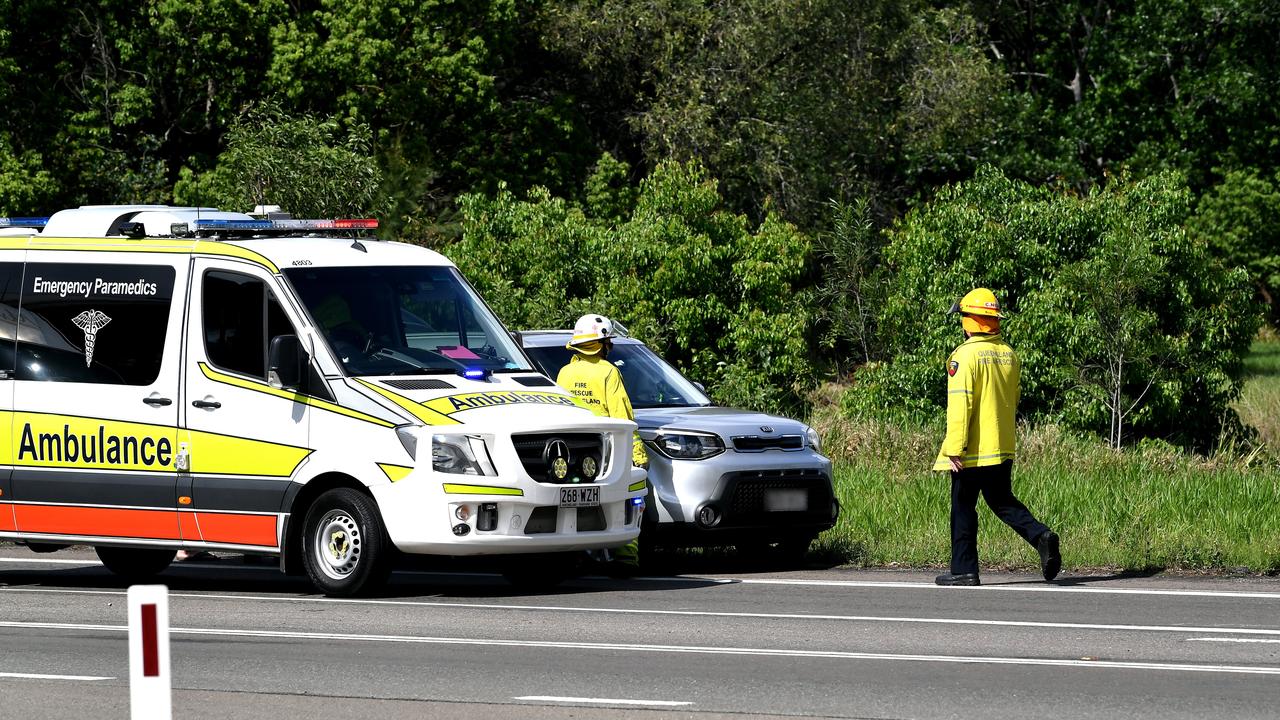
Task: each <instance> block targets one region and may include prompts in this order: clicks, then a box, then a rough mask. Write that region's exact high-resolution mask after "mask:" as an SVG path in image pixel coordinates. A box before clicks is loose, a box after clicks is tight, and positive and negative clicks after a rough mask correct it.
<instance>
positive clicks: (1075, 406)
mask: <svg viewBox="0 0 1280 720" xmlns="http://www.w3.org/2000/svg"><path fill="white" fill-rule="evenodd" d="M1190 200H1191V198H1190V194H1189V193H1188V192H1187V190H1186V188H1185V186H1184V185H1183V184H1182V183H1181V182H1180V181H1179V180H1178V178H1177V177H1176V176H1174V175H1171V174H1159V175H1155V176H1152V177H1150V178H1148V179H1145V180H1142V181H1138V182H1127V181H1124V180H1115V181H1112V182H1110V183H1107V184H1106V185H1104V186H1099V187H1097V188H1095V189H1094V190H1093V191H1091V192H1090V193H1088V194H1086V195H1075V194H1072V193H1064V192H1060V191H1054V190H1051V189H1046V188H1040V187H1035V186H1032V185H1029V184H1027V183H1024V182H1020V181H1017V180H1011V179H1009V178H1008V177H1006V176H1004V175H1003V174H1001V173H1000V172H999V171H997V170H994V169H991V168H986V169H983V170H981V171H979V173H978V174H977V176H976V177H975V178H974V179H973V180H970V181H967V182H964V183H960V184H958V185H955V186H952V187H949V188H947V189H945V190H943V192H942V193H940V194H939V196H938V198H937V199H936V200H935V201H934V202H932V203H930V204H929V205H927V206H925V207H922V208H920V209H918V210H915V211H912V212H911V213H909V214H908V215H907V216H906V218H905V219H904V220H903V221H902V222H901V223H900V224H899V225H897V226H896V227H895V228H893V230H892V231H891V232H890V242H889V245H888V247H887V248H886V251H885V259H886V260H887V261H888V263H889V264H890V266H891V268H892V273H891V275H890V277H891V280H890V281H889V284H888V287H887V288H886V289H885V290H884V292H883V295H882V301H883V303H884V310H883V312H882V313H881V314H880V316H879V326H880V330H881V333H882V338H883V340H884V342H885V343H886V349H887V355H888V356H889V357H891V358H892V359H891V360H890V361H888V362H886V363H882V364H878V365H873V366H869V367H867V368H866V369H864V370H863V371H862V372H861V373H859V374H858V376H857V377H856V381H857V382H856V385H855V388H854V391H853V392H851V393H850V394H849V396H848V397H847V398H846V402H847V403H848V404H849V406H850V408H851V409H852V410H854V411H855V412H861V413H881V412H883V411H884V410H889V411H895V410H896V411H898V412H902V413H905V414H907V415H914V416H916V417H928V416H929V415H934V416H936V415H937V413H938V410H937V408H939V407H941V406H942V405H943V403H944V402H945V384H944V383H943V379H944V375H943V372H944V368H945V364H944V363H945V359H946V357H947V355H948V353H949V352H950V350H951V349H952V348H953V347H954V346H955V345H957V344H959V343H960V341H961V340H962V339H963V338H962V337H961V335H960V329H959V323H958V320H957V319H956V318H954V317H948V316H947V315H946V314H945V313H946V311H947V309H948V308H949V306H950V303H951V302H952V299H953V298H958V297H960V296H961V295H962V294H964V292H966V291H967V290H968V289H969V288H971V287H976V286H984V287H989V288H991V289H993V290H994V291H995V292H996V293H997V296H998V297H1000V298H1002V301H1003V302H1004V303H1005V304H1006V305H1007V306H1009V307H1010V308H1011V312H1010V314H1011V317H1010V318H1009V319H1007V320H1006V321H1005V322H1004V324H1003V331H1004V334H1005V336H1006V337H1007V338H1008V339H1009V340H1010V342H1011V343H1012V344H1013V345H1014V346H1015V348H1016V349H1017V350H1018V352H1019V356H1020V358H1021V360H1022V363H1023V368H1024V369H1023V374H1022V403H1021V405H1020V411H1021V412H1022V413H1023V414H1024V415H1025V416H1026V417H1029V418H1031V419H1035V420H1041V419H1054V420H1060V421H1061V422H1064V423H1065V424H1066V425H1068V426H1070V427H1076V428H1082V429H1088V430H1096V431H1101V432H1104V433H1107V431H1108V428H1110V432H1109V435H1110V437H1111V438H1112V442H1113V443H1114V444H1119V442H1120V440H1121V439H1122V438H1123V437H1125V436H1126V435H1128V434H1130V431H1129V429H1128V428H1127V427H1126V424H1130V425H1132V427H1133V434H1136V435H1138V436H1146V435H1151V436H1157V437H1168V438H1175V439H1177V440H1179V441H1182V442H1184V443H1187V444H1193V445H1199V446H1202V447H1203V446H1207V445H1209V444H1210V443H1212V442H1214V441H1216V440H1217V439H1218V436H1219V433H1220V431H1221V428H1222V426H1223V423H1224V419H1229V418H1230V413H1231V411H1230V409H1229V407H1228V405H1229V403H1230V402H1231V401H1232V400H1234V399H1235V398H1236V397H1237V396H1238V394H1239V392H1240V380H1239V379H1240V376H1241V366H1240V358H1241V356H1242V355H1243V353H1244V352H1245V351H1246V350H1247V349H1248V346H1249V343H1250V341H1251V340H1252V338H1253V335H1254V333H1255V332H1256V331H1257V329H1258V319H1259V316H1258V313H1257V312H1256V310H1255V307H1254V306H1253V301H1252V292H1251V289H1250V288H1249V285H1248V279H1247V276H1246V274H1245V272H1244V271H1243V270H1241V269H1235V270H1227V269H1224V268H1223V267H1221V266H1220V265H1219V264H1218V263H1217V262H1216V261H1215V260H1214V258H1213V257H1212V256H1211V255H1210V253H1209V252H1208V248H1207V247H1206V246H1205V245H1204V243H1202V242H1197V241H1196V240H1195V239H1194V238H1193V237H1191V236H1189V235H1188V233H1187V232H1186V230H1185V229H1184V227H1183V225H1184V223H1185V221H1186V218H1187V216H1188V215H1189V214H1190V212H1191V207H1190ZM1190 408H1194V409H1195V411H1194V412H1188V409H1190Z"/></svg>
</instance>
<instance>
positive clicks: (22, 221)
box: [0, 217, 49, 229]
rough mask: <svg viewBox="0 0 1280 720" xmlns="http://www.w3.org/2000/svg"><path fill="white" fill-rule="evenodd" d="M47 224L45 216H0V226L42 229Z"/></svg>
mask: <svg viewBox="0 0 1280 720" xmlns="http://www.w3.org/2000/svg"><path fill="white" fill-rule="evenodd" d="M48 224H49V218H47V217H10V218H6V217H0V227H14V228H35V229H43V228H44V226H45V225H48Z"/></svg>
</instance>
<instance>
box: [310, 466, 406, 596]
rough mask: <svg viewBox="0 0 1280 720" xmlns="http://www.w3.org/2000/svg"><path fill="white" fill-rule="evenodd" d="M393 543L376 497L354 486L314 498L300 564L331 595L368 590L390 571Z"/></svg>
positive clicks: (320, 587)
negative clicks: (374, 499)
mask: <svg viewBox="0 0 1280 720" xmlns="http://www.w3.org/2000/svg"><path fill="white" fill-rule="evenodd" d="M391 555H392V545H391V540H390V538H388V537H387V531H386V527H385V526H384V525H383V523H382V515H381V514H379V513H378V506H377V505H375V504H374V502H373V499H372V498H370V497H369V496H368V495H365V494H364V493H362V492H359V491H357V490H353V489H351V488H334V489H333V490H329V491H327V492H325V493H324V494H322V495H321V496H320V497H318V498H316V501H315V502H314V503H312V504H311V507H310V509H308V510H307V517H306V521H305V523H304V524H303V528H302V565H303V567H304V568H305V569H306V571H307V577H309V578H311V582H312V584H314V585H315V586H316V588H318V589H319V590H320V591H321V592H323V593H324V594H325V595H328V596H329V597H351V596H353V595H359V594H363V593H367V592H370V591H372V590H374V589H376V588H378V587H379V586H381V585H382V583H383V582H384V581H385V580H386V579H387V575H388V574H390V572H391Z"/></svg>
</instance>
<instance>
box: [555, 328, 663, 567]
mask: <svg viewBox="0 0 1280 720" xmlns="http://www.w3.org/2000/svg"><path fill="white" fill-rule="evenodd" d="M613 337H614V330H613V323H612V322H611V321H610V320H609V318H607V317H604V316H603V315H583V316H582V317H580V318H578V322H577V324H576V325H574V327H573V338H572V339H570V340H569V344H568V345H567V346H566V347H568V348H569V349H570V350H573V351H574V353H573V357H572V358H570V360H569V364H568V365H565V366H564V367H563V368H561V369H560V374H559V375H557V376H556V384H557V385H559V386H560V387H562V388H564V389H565V390H568V391H569V392H571V393H573V395H574V396H575V397H576V398H578V401H579V402H581V403H583V404H584V405H586V406H587V407H588V408H590V409H591V412H594V413H595V414H596V415H601V416H604V417H612V418H620V419H623V420H630V421H632V422H635V419H636V416H635V413H634V412H633V411H632V410H631V398H629V397H627V388H626V387H625V386H624V385H623V384H622V373H621V372H620V371H619V370H618V368H617V366H616V365H614V364H613V363H611V362H609V361H608V357H609V350H610V349H611V348H612V347H613V340H612V338H613ZM631 462H632V463H634V464H635V465H636V466H638V467H643V468H647V467H648V466H649V456H648V455H647V454H646V453H645V451H644V445H642V444H641V442H640V437H639V435H637V436H636V437H635V441H634V442H633V443H632V445H631ZM639 548H640V544H639V541H632V542H631V543H629V544H627V545H624V546H623V547H620V548H618V549H617V550H616V551H615V552H614V555H613V557H614V560H615V561H617V562H619V563H622V564H623V565H626V566H629V567H633V568H634V567H636V566H638V565H639Z"/></svg>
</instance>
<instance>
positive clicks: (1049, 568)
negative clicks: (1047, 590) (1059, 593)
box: [1036, 530, 1062, 580]
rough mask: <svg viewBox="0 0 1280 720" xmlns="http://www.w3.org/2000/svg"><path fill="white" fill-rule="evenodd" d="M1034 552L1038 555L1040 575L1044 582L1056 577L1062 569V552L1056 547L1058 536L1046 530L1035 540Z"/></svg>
mask: <svg viewBox="0 0 1280 720" xmlns="http://www.w3.org/2000/svg"><path fill="white" fill-rule="evenodd" d="M1036 552H1038V553H1040V574H1041V575H1043V576H1044V579H1045V580H1052V579H1054V578H1056V577H1058V571H1059V570H1061V569H1062V551H1061V549H1060V548H1059V547H1058V535H1057V533H1055V532H1054V531H1052V530H1046V531H1045V532H1044V533H1043V534H1042V535H1040V537H1039V538H1038V539H1037V540H1036Z"/></svg>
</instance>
